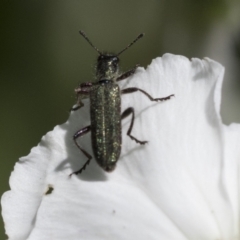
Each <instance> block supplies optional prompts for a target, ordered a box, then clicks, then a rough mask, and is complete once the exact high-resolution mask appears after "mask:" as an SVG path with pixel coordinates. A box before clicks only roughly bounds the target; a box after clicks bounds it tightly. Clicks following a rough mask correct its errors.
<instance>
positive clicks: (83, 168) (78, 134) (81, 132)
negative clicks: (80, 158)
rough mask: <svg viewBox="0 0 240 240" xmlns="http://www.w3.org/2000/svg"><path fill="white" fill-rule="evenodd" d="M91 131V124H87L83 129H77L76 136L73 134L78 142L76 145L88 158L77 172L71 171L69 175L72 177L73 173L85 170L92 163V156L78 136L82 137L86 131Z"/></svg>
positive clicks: (75, 141)
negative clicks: (79, 142)
mask: <svg viewBox="0 0 240 240" xmlns="http://www.w3.org/2000/svg"><path fill="white" fill-rule="evenodd" d="M89 131H91V126H87V127H84V128H82V129H81V130H79V131H77V132H76V133H75V134H74V136H73V140H74V143H75V144H76V146H77V147H78V148H79V149H80V150H81V151H82V153H83V154H84V155H85V156H86V157H87V158H88V160H87V161H86V162H85V164H84V165H83V166H82V167H81V168H80V169H79V170H78V171H76V172H73V173H71V174H70V175H69V176H70V177H71V176H72V175H73V174H79V173H81V172H82V171H83V170H85V168H86V166H87V165H88V164H89V163H90V161H91V159H92V156H91V155H90V154H89V153H87V152H86V151H85V150H84V149H83V148H82V147H81V146H80V145H79V144H78V142H77V138H79V137H82V136H83V135H85V134H86V133H88V132H89Z"/></svg>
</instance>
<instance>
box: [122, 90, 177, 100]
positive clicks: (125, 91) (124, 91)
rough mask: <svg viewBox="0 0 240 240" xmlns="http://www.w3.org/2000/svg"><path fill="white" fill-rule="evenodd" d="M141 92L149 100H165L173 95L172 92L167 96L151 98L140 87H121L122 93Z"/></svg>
mask: <svg viewBox="0 0 240 240" xmlns="http://www.w3.org/2000/svg"><path fill="white" fill-rule="evenodd" d="M137 91H139V92H142V93H143V94H145V95H146V96H147V97H148V98H149V99H150V100H151V101H156V102H158V101H166V100H169V99H170V98H171V97H173V96H174V94H171V95H169V96H167V97H164V98H153V97H152V96H151V95H150V94H148V93H147V92H145V91H143V90H142V89H140V88H135V87H131V88H126V89H123V90H122V91H121V93H122V94H126V93H134V92H137Z"/></svg>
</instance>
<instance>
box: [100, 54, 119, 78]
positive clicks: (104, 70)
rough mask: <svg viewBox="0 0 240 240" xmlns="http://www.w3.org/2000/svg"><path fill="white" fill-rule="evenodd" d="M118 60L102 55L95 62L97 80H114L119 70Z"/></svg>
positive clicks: (108, 55) (113, 56)
mask: <svg viewBox="0 0 240 240" xmlns="http://www.w3.org/2000/svg"><path fill="white" fill-rule="evenodd" d="M118 63H119V58H118V57H116V56H115V55H113V54H102V55H100V56H99V57H98V60H97V79H98V80H102V79H106V80H112V81H114V80H116V78H117V77H118V70H119V66H118Z"/></svg>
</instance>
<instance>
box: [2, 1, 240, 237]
mask: <svg viewBox="0 0 240 240" xmlns="http://www.w3.org/2000/svg"><path fill="white" fill-rule="evenodd" d="M0 19H1V21H0V36H1V37H0V84H1V86H0V98H1V100H0V104H1V118H0V126H1V135H0V143H1V151H0V161H1V168H0V178H1V179H0V183H1V184H0V194H1V195H2V193H3V192H5V191H7V190H8V189H9V183H8V180H9V175H10V173H11V171H12V170H13V167H14V164H15V162H16V161H17V160H18V158H19V157H21V156H25V155H27V154H28V153H29V152H30V149H31V148H32V147H34V146H36V145H37V144H38V143H39V141H40V139H41V137H42V136H43V135H45V134H46V133H47V132H48V131H50V130H52V129H53V127H54V126H55V125H57V124H61V123H64V122H65V121H66V120H67V118H68V115H69V114H68V110H69V109H70V108H71V106H72V105H73V104H74V103H75V95H74V88H75V87H76V86H77V85H78V83H79V82H85V81H91V80H92V79H93V76H94V68H93V67H94V62H95V60H96V57H97V53H96V52H95V51H94V50H93V49H92V48H91V47H90V46H89V45H88V43H87V42H86V41H85V40H84V39H83V38H82V37H81V36H80V34H79V33H78V32H79V30H80V29H81V30H83V31H85V33H86V34H87V35H88V37H89V38H90V39H91V41H92V42H93V43H94V45H96V46H97V47H98V48H99V49H100V51H101V50H105V51H110V52H111V51H112V52H119V51H120V50H122V49H123V48H124V47H125V46H126V45H127V44H128V43H130V42H131V41H132V40H133V39H134V38H135V37H136V36H137V35H138V34H139V33H142V32H144V33H145V34H146V35H145V37H144V38H143V39H141V40H140V41H139V42H138V43H137V44H136V45H135V46H134V47H132V48H131V49H129V50H128V51H126V52H125V53H124V54H122V55H121V60H122V63H121V67H122V69H123V70H128V69H129V68H131V67H133V66H134V65H135V64H136V63H139V64H141V65H142V66H145V67H146V66H147V65H149V64H150V63H151V60H152V59H153V58H156V57H157V56H162V55H163V54H164V53H173V54H180V55H184V56H187V57H189V58H192V57H197V58H203V57H206V56H207V57H210V58H212V59H214V60H216V61H218V62H220V63H221V64H222V65H224V66H225V67H226V69H225V80H224V85H223V95H222V108H221V114H222V118H223V122H224V123H225V124H230V123H231V122H240V111H239V106H240V1H239V0H212V1H209V0H168V1H166V0H165V1H163V0H121V1H117V0H101V1H96V0H95V1H94V0H71V1H65V0H42V1H36V0H35V1H16V0H15V1H12V0H7V1H6V0H2V1H1V3H0ZM0 239H6V236H5V235H4V229H3V221H2V220H1V222H0Z"/></svg>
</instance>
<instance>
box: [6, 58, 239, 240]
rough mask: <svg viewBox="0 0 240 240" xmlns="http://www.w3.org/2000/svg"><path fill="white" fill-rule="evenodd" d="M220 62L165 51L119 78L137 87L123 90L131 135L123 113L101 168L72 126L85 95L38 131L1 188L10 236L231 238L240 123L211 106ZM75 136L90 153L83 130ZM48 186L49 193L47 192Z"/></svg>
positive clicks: (82, 116)
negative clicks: (112, 158) (117, 147)
mask: <svg viewBox="0 0 240 240" xmlns="http://www.w3.org/2000/svg"><path fill="white" fill-rule="evenodd" d="M223 73H224V69H223V67H222V66H221V65H220V64H218V63H217V62H214V61H212V60H210V59H208V58H206V59H204V60H199V59H192V60H191V61H189V60H188V59H187V58H185V57H182V56H174V55H170V54H165V55H164V56H163V57H162V58H157V59H155V60H153V62H152V63H151V65H150V66H149V67H148V68H147V69H146V70H144V69H143V68H138V70H137V72H136V74H135V75H134V76H133V77H131V78H129V79H128V80H127V81H122V82H121V83H120V85H121V88H126V87H128V86H135V87H138V88H141V89H144V90H145V91H146V92H148V93H149V94H150V95H152V96H153V97H155V98H157V97H165V96H168V95H170V94H174V95H175V97H173V98H171V99H170V100H168V101H165V102H158V103H156V102H151V101H149V99H148V98H147V97H146V96H145V95H143V94H142V93H140V92H137V93H133V94H126V95H123V96H122V111H123V110H125V109H126V108H127V107H128V106H132V107H134V109H135V114H136V119H135V123H134V127H133V131H132V135H133V136H135V137H137V138H138V139H140V140H148V141H149V143H148V144H147V145H144V146H142V145H138V144H136V143H135V142H134V141H132V140H131V139H130V138H129V137H128V136H127V135H126V132H127V130H128V127H129V123H130V117H128V118H127V119H124V121H123V133H122V135H123V140H122V141H123V144H122V153H121V157H120V159H119V161H118V165H117V168H116V169H115V171H113V172H112V173H106V172H104V171H103V170H102V169H101V168H100V167H99V166H98V165H97V163H96V162H95V160H94V158H93V160H92V161H91V163H90V165H88V166H87V168H86V170H85V171H83V172H82V174H80V175H78V176H75V175H73V176H72V177H71V178H69V174H70V173H72V172H73V171H76V170H78V169H79V168H80V167H81V166H82V165H83V164H84V163H85V161H86V160H87V159H86V157H85V156H84V155H83V154H82V153H81V152H80V151H79V149H78V148H77V147H76V146H75V145H74V142H73V140H72V136H73V135H74V133H75V132H76V131H77V130H79V129H81V128H83V127H85V126H87V125H89V122H90V121H89V104H88V100H86V101H85V106H84V107H83V108H81V109H80V110H78V111H76V112H73V113H72V114H71V115H70V118H69V120H68V121H67V122H66V123H65V124H63V125H60V126H56V127H55V128H54V130H53V131H52V132H49V133H47V135H45V136H44V137H43V138H42V140H41V142H40V144H39V145H38V146H37V147H35V148H33V149H32V150H31V153H30V154H29V155H28V156H26V157H23V158H21V159H20V160H19V162H18V163H16V165H15V168H14V171H13V173H12V174H11V177H10V187H11V190H10V191H8V192H6V193H5V194H4V195H3V197H2V209H3V210H2V215H3V218H4V222H5V228H6V233H7V234H8V236H9V239H10V240H26V239H27V240H38V239H39V240H48V239H49V240H51V239H54V240H55V239H56V240H61V239H64V240H66V239H68V240H75V239H76V240H79V239H83V240H88V239H92V240H98V239H104V240H106V239H111V240H134V239H136V240H187V239H190V240H234V239H240V235H239V230H240V221H239V210H240V209H239V160H240V141H239V140H240V125H237V124H232V125H231V126H228V127H227V126H224V125H223V124H222V121H221V117H220V114H219V111H220V101H221V86H222V79H223ZM78 141H79V144H81V146H82V147H83V148H84V149H85V150H86V151H87V152H89V153H90V154H91V155H93V153H92V148H91V142H90V134H89V135H86V136H83V137H82V138H80V139H79V140H78ZM49 188H52V192H51V193H49V194H46V192H47V191H48V189H49Z"/></svg>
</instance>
